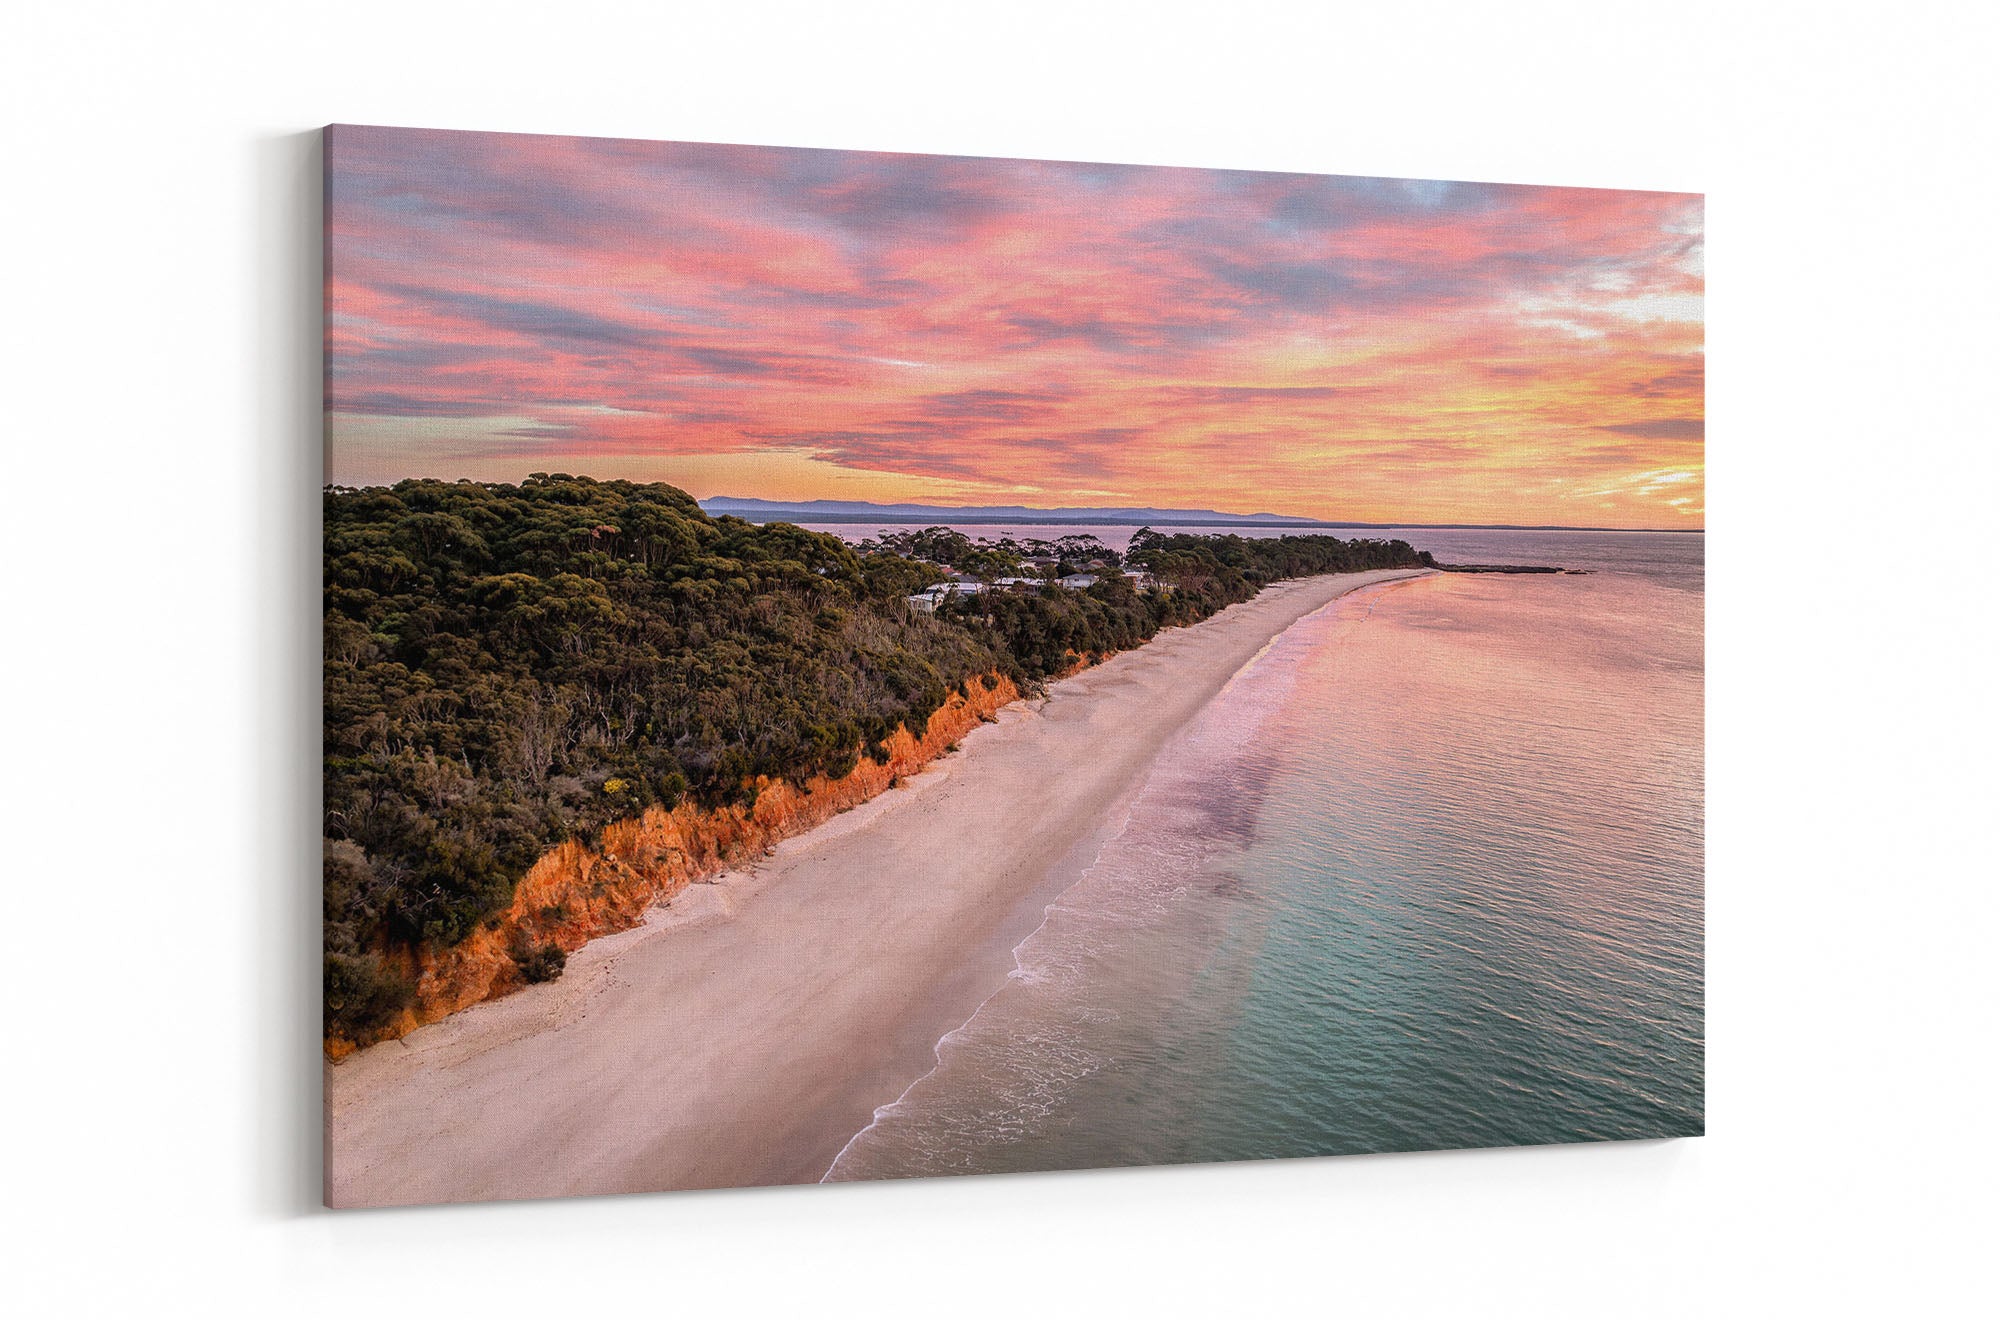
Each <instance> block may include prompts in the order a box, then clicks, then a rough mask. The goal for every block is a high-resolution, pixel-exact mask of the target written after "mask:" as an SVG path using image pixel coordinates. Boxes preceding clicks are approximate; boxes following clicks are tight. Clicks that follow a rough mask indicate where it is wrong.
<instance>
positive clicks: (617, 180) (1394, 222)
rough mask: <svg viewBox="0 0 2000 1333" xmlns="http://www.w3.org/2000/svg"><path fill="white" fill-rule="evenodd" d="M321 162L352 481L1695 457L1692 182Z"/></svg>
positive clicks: (1400, 492)
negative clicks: (1581, 184) (594, 473)
mask: <svg viewBox="0 0 2000 1333" xmlns="http://www.w3.org/2000/svg"><path fill="white" fill-rule="evenodd" d="M328 157H329V165H330V168H331V174H332V182H331V188H330V192H329V201H330V210H329V246H330V262H329V271H328V294H329V296H328V300H329V314H330V319H329V323H328V330H327V342H328V347H327V351H328V366H329V386H330V387H329V406H330V408H331V409H332V422H333V426H332V430H333V443H334V465H335V471H336V475H337V476H340V477H341V478H342V479H344V480H346V479H364V480H387V479H391V478H390V476H389V475H387V474H380V475H378V471H379V469H381V468H384V467H389V466H392V462H391V461H390V460H393V459H395V458H398V457H401V458H403V460H404V461H403V462H402V463H401V464H399V465H400V466H407V467H408V468H409V469H410V470H411V471H413V472H421V471H425V470H437V469H436V468H427V467H426V466H425V465H424V463H423V451H424V450H426V449H434V450H436V451H438V453H439V456H440V458H446V459H448V460H449V461H450V462H451V468H450V469H449V470H451V471H453V472H454V473H458V472H462V471H466V470H468V469H472V468H474V467H475V465H476V464H478V463H479V461H480V460H481V459H482V458H483V459H484V460H485V462H486V465H487V466H488V471H489V472H490V473H491V474H492V475H496V476H499V475H521V474H524V473H525V472H526V471H533V470H538V469H541V470H563V467H564V462H565V460H567V459H586V458H594V459H605V458H610V459H616V460H617V461H618V463H619V465H620V466H621V467H624V468H625V469H626V470H627V472H628V474H630V475H642V474H643V475H644V476H645V477H660V478H665V479H671V478H673V477H677V476H682V475H683V474H684V471H685V467H686V464H685V462H684V461H683V460H687V459H696V458H699V459H708V460H716V459H731V460H735V461H732V462H730V463H729V464H728V467H729V473H728V475H729V476H730V477H731V479H732V480H731V485H732V487H735V488H737V489H743V488H746V487H751V486H754V485H755V484H756V479H757V477H758V476H760V475H763V476H766V477H767V485H768V488H769V489H770V491H771V495H772V498H817V497H816V496H804V495H790V494H786V493H781V492H783V491H784V488H786V487H799V486H805V485H807V484H808V482H810V484H811V485H813V486H814V487H817V488H819V490H820V492H821V493H824V494H827V495H834V494H836V493H837V494H839V495H841V496H844V497H846V498H857V499H858V498H885V499H913V498H920V496H921V495H922V494H926V493H936V494H940V495H949V496H951V497H952V498H956V499H961V500H969V499H977V498H979V497H980V496H981V495H991V496H995V497H998V496H1002V495H1017V494H1020V493H1021V492H1022V490H1023V488H1028V489H1031V490H1034V491H1035V492H1036V493H1038V494H1043V495H1047V496H1051V497H1053V496H1056V495H1059V494H1061V493H1063V491H1064V490H1065V488H1068V489H1069V490H1071V491H1075V492H1077V493H1082V492H1084V491H1088V492H1090V493H1091V494H1092V495H1093V496H1094V497H1098V498H1103V497H1106V496H1111V495H1119V496H1125V497H1128V498H1129V499H1130V500H1131V501H1132V502H1134V503H1161V504H1181V503H1185V504H1190V505H1197V504H1198V505H1214V506H1216V507H1224V508H1228V507H1242V508H1247V509H1278V510H1290V511H1295V512H1308V513H1311V512H1322V513H1330V514H1331V515H1332V516H1338V517H1355V518H1369V517H1381V518H1391V519H1393V518H1406V517H1410V516H1412V515H1418V516H1429V517H1433V518H1451V519H1463V520H1468V521H1470V520H1476V519H1482V518H1492V519H1505V520H1507V521H1528V522H1560V521H1565V519H1566V518H1575V517H1577V516H1578V513H1579V512H1580V511H1577V510H1575V509H1574V507H1573V508H1572V509H1571V510H1567V511H1566V510H1563V509H1562V508H1561V505H1562V504H1564V503H1568V502H1567V501H1564V500H1562V499H1561V496H1562V495H1563V494H1567V493H1568V492H1570V491H1573V490H1575V489H1577V488H1579V487H1587V486H1590V487H1609V486H1612V485H1613V484H1614V483H1615V482H1617V480H1618V477H1619V476H1622V475H1628V474H1633V473H1637V472H1639V471H1652V472H1669V471H1674V470H1688V469H1689V468H1690V467H1691V466H1692V467H1694V468H1695V469H1696V471H1697V472H1698V465H1699V463H1700V460H1701V448H1702V440H1703V431H1702V417H1703V407H1702V392H1703V389H1702V374H1703V371H1702V332H1701V326H1700V322H1699V321H1700V315H1699V301H1700V295H1701V281H1702V279H1701V275H1700V264H1699V259H1700V242H1701V206H1700V201H1699V199H1695V198H1691V197H1689V196H1683V195H1663V194H1650V193H1643V192H1629V191H1606V190H1562V189H1545V188H1539V187H1526V186H1504V185H1474V184H1464V183H1454V182H1425V181H1400V180H1371V179H1362V178H1348V177H1314V176H1302V175H1296V174H1267V173H1255V172H1212V171H1192V170H1183V169H1174V168H1155V167H1127V166H1107V165H1093V164H1074V163H1052V162H1022V161H1005V160H986V159H973V158H939V157H918V156H910V155H898V154H874V153H835V152H824V151H818V150H811V151H808V150H790V149H773V148H751V147H737V146H728V145H699V144H671V143H645V142H638V141H628V140H588V139H564V138H553V137H546V136H514V135H464V134H452V133H444V132H428V131H398V130H373V129H356V128H353V127H344V126H343V127H336V128H335V129H334V130H333V131H332V132H331V134H330V136H329V140H328ZM1640 316H1643V317H1640ZM1604 422H1612V423H1615V424H1613V425H1610V426H1605V425H1603V424H1601V423H1604ZM1607 432H1608V433H1609V434H1610V435H1611V436H1615V437H1619V443H1617V444H1610V443H1607V442H1606V435H1607ZM347 440H352V441H355V442H356V444H355V447H354V448H353V449H352V450H349V451H347V453H348V454H351V455H352V456H353V457H354V458H356V459H366V460H367V461H366V468H367V469H369V471H368V472H367V474H366V476H363V475H362V473H361V472H359V471H354V472H347V471H343V468H344V466H345V464H344V461H343V460H344V457H345V456H346V455H345V454H344V453H343V442H344V441H347ZM363 441H365V442H366V448H363V447H362V444H361V442H363ZM391 444H393V445H395V449H392V448H390V445H391ZM398 449H400V450H403V451H405V453H404V454H398V453H397V452H396V450H398ZM807 462H810V463H811V464H812V466H811V468H807V467H806V466H805V464H806V463H807ZM717 466H720V465H719V464H718V465H717ZM760 468H763V469H764V471H763V472H762V473H760V472H759V469H760ZM1555 476H1562V477H1565V478H1567V479H1568V480H1567V481H1566V482H1565V484H1564V486H1561V487H1557V486H1555V485H1554V484H1553V483H1552V482H1551V481H1550V478H1551V477H1555ZM1694 484H1696V485H1698V484H1699V482H1698V480H1697V482H1696V483H1694ZM1531 493H1532V494H1535V495H1547V496H1549V497H1551V498H1549V499H1548V500H1547V501H1546V505H1547V506H1549V507H1548V508H1545V509H1536V510H1533V511H1532V512H1530V511H1528V510H1524V509H1521V508H1519V506H1520V505H1521V504H1523V503H1526V502H1524V501H1519V500H1517V499H1509V498H1507V497H1518V496H1521V495H1525V494H1531ZM1698 498H1699V497H1698V495H1697V497H1696V499H1697V500H1698ZM1536 503H1544V502H1542V501H1537V502H1536ZM1592 503H1593V505H1594V504H1595V503H1598V502H1597V501H1593V502H1592ZM1510 505H1511V506H1514V507H1513V508H1509V507H1508V506H1510ZM1336 510H1337V511H1338V512H1334V511H1336ZM1589 517H1590V518H1591V519H1592V520H1597V521H1601V520H1602V517H1603V516H1602V514H1600V513H1599V512H1598V511H1597V510H1595V509H1594V508H1593V509H1592V510H1591V511H1590V514H1589ZM1648 521H1651V520H1648Z"/></svg>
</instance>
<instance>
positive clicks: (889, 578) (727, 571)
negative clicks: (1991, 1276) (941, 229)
mask: <svg viewBox="0 0 2000 1333" xmlns="http://www.w3.org/2000/svg"><path fill="white" fill-rule="evenodd" d="M324 509H325V525H326V526H325V606H324V615H325V694H326V715H325V784H326V827H325V836H326V857H325V895H326V911H325V933H326V941H325V947H326V968H325V978H326V1016H327V1025H328V1032H329V1035H336V1036H349V1037H354V1038H357V1039H363V1038H365V1037H367V1036H368V1035H370V1034H372V1033H373V1032H374V1031H375V1030H377V1029H378V1028H380V1026H381V1025H382V1024H383V1023H385V1022H386V1021H388V1020H389V1019H390V1018H391V1017H393V1016H394V1015H395V1014H396V1013H397V1012H398V1011H400V1010H401V1008H402V1007H403V1006H404V1005H405V1004H406V1003H407V1002H408V1000H409V996H410V982H409V980H408V975H407V969H405V968H403V967H401V966H399V965H397V964H396V963H395V962H394V961H392V960H393V959H394V958H395V957H397V956H398V955H404V956H407V954H408V953H409V951H411V950H413V949H414V948H415V947H417V946H419V945H432V946H440V947H442V946H448V945H451V944H454V943H457V942H458V941H460V940H462V939H464V938H465V937H466V936H467V935H468V934H469V933H470V932H471V931H472V930H473V929H474V928H475V927H476V926H478V925H479V924H480V923H481V922H482V921H485V920H488V919H490V918H491V917H492V916H493V915H494V914H495V913H496V912H498V911H499V910H500V909H501V908H503V907H505V906H506V905H507V904H508V903H509V902H510V901H511V899H512V894H513V887H514V884H515V882H516V881H517V880H518V879H519V878H520V876H521V874H522V873H523V872H524V871H525V870H526V869H527V868H528V867H529V866H530V865H532V864H533V863H534V861H535V860H536V858H537V857H538V856H540V855H541V853H542V852H543V851H544V850H546V849H547V848H549V847H551V846H554V845H556V844H557V843H560V842H562V841H563V840H565V839H568V838H580V839H583V840H585V841H586V842H588V841H590V840H591V839H593V838H594V837H596V835H597V834H598V833H599V832H600V831H601V830H602V829H603V828H604V827H605V826H606V825H607V824H609V823H611V822H613V821H615V820H618V819H621V818H626V817H629V816H631V815H635V814H637V813H639V812H640V811H641V810H643V809H644V808H646V807H647V806H649V805H652V804H655V803H657V804H660V805H664V806H667V807H670V808H671V807H672V806H674V805H676V804H678V803H680V802H682V801H690V800H691V801H696V802H699V803H701V804H702V805H703V806H706V807H711V808H712V807H720V806H724V805H728V804H731V803H734V802H737V801H740V800H743V799H745V798H746V797H748V796H750V795H751V794H753V792H754V786H755V783H756V780H757V779H759V778H763V777H771V778H784V779H789V780H791V781H793V782H795V783H798V784H801V785H803V784H804V782H805V781H807V780H808V779H810V778H812V777H815V776H821V775H824V776H828V777H834V778H838V777H842V776H845V775H846V774H847V773H849V772H851V771H852V770H853V768H854V765H855V764H856V763H857V762H858V760H859V758H860V756H861V755H862V754H864V753H867V752H869V751H870V750H871V749H872V748H873V747H875V746H877V745H878V744H879V743H880V742H882V741H883V740H885V739H886V738H887V737H888V736H890V735H891V734H892V733H893V732H894V731H895V729H896V728H897V727H898V726H907V727H909V728H910V729H911V731H912V732H913V733H915V734H917V735H921V734H922V733H923V730H924V727H925V724H926V721H927V719H928V718H929V717H930V715H931V714H932V713H933V712H935V711H936V710H937V709H938V708H939V707H941V706H943V705H944V704H945V703H946V702H947V700H948V699H949V698H950V697H951V696H952V695H953V694H954V693H956V692H957V691H958V690H959V688H960V686H961V685H962V683H963V682H965V681H967V680H970V679H972V678H974V677H984V678H986V679H987V680H989V681H991V680H993V679H995V678H997V676H999V675H1007V676H1009V677H1011V678H1012V679H1013V680H1014V681H1015V682H1016V683H1017V684H1019V685H1021V686H1023V687H1024V688H1032V687H1033V686H1034V684H1035V683H1036V682H1037V681H1038V680H1040V679H1042V678H1044V677H1047V676H1049V675H1052V674H1055V673H1057V672H1060V671H1063V670H1066V669H1069V668H1070V667H1072V666H1074V665H1075V664H1076V663H1077V662H1078V661H1079V660H1092V659H1094V658H1095V657H1097V656H1100V655H1102V654H1104V653H1107V652H1112V651H1116V650H1119V649H1123V648H1129V647H1132V646H1134V645H1136V644H1138V643H1140V642H1143V641H1144V640H1145V639H1146V638H1147V637H1149V636H1150V635H1151V634H1152V633H1153V632H1155V631H1156V630H1157V629H1159V628H1160V627H1161V626H1163V625H1168V624H1184V623H1188V622H1190V621H1193V620H1198V619H1200V618H1202V617H1204V616H1206V615H1209V614H1211V613H1212V612H1213V611H1215V610H1217V609H1219V608H1220V607H1222V606H1225V605H1228V604H1229V603H1230V602H1234V601H1239V600H1242V599H1243V598H1245V597H1248V596H1251V595H1253V594H1254V593H1255V592H1256V591H1257V590H1258V589H1259V588H1260V587H1262V586H1263V585H1264V584H1265V583H1268V582H1270V581H1271V580H1273V579H1279V578H1288V577H1294V576H1298V575H1302V574H1311V573H1321V572H1328V571H1331V570H1344V569H1355V568H1371V567H1380V566H1384V565H1392V564H1415V563H1418V561H1419V558H1420V557H1419V555H1418V553H1417V552H1414V551H1412V550H1410V548H1409V547H1407V546H1406V545H1403V544H1401V543H1393V544H1392V543H1381V542H1359V543H1355V542H1342V541H1338V540H1335V539H1332V538H1318V537H1312V538H1281V539H1276V540H1275V541H1247V542H1246V541H1243V540H1241V539H1236V538H1206V537H1193V536H1174V537H1163V536H1160V535H1159V534H1154V533H1142V534H1141V535H1140V538H1139V539H1137V540H1135V542H1134V544H1133V550H1132V552H1131V555H1130V563H1132V564H1133V565H1135V566H1140V567H1143V568H1145V569H1147V570H1150V571H1152V572H1153V574H1155V575H1157V576H1158V579H1159V580H1160V581H1161V583H1162V584H1171V585H1172V586H1171V587H1165V586H1162V587H1158V588H1154V589H1151V590H1144V591H1142V590H1141V589H1139V588H1137V587H1135V586H1134V583H1133V582H1132V581H1130V580H1126V579H1123V578H1119V577H1117V576H1116V574H1115V572H1114V573H1113V575H1112V576H1111V577H1108V578H1105V579H1103V580H1101V581H1100V582H1099V583H1098V584H1097V585H1096V586H1094V587H1092V588H1090V589H1088V590H1084V591H1073V590H1068V589H1064V588H1061V587H1056V586H1041V587H1031V588H1017V589H1014V590H1010V591H1007V592H992V593H984V594H977V595H974V596H970V597H964V598H956V599H953V600H951V601H950V602H948V603H947V604H946V605H945V606H944V607H942V608H940V610H939V612H938V613H937V614H935V615H933V614H930V613H929V612H927V611H925V610H922V609H919V608H917V607H913V606H912V605H910V604H909V602H908V601H907V600H906V599H907V597H908V596H909V595H910V594H912V593H914V592H916V591H918V590H919V589H922V588H923V587H925V586H927V585H929V584H931V583H933V582H935V581H937V580H938V579H940V578H941V577H943V574H944V569H943V566H944V565H946V564H950V565H952V566H954V567H956V568H958V569H961V570H964V571H966V572H976V573H978V574H981V575H983V576H985V577H998V576H1002V575H1005V574H1007V573H1010V572H1023V571H1027V572H1033V570H1034V568H1035V567H1034V566H1032V565H1030V564H1028V563H1026V559H1027V557H1028V555H1029V554H1030V553H1029V552H1027V551H1025V550H1023V549H1022V548H1020V547H1014V548H1013V549H1008V544H983V543H973V542H969V541H968V540H967V539H965V538H964V537H963V536H962V534H958V533H952V532H949V530H943V529H933V530H930V532H929V534H928V535H919V534H907V535H906V536H911V537H915V538H917V539H916V540H911V541H904V542H900V543H898V542H890V543H887V544H884V543H869V544H865V545H864V546H862V547H851V546H848V545H845V544H843V543H842V542H840V541H839V540H838V539H836V538H834V537H832V536H829V535H826V534H822V533H816V532H811V531H807V530H805V529H802V528H798V527H794V526H792V525H789V524H782V523H772V524H766V525H763V526H756V525H753V524H750V523H746V522H744V521H742V520H740V519H735V518H727V517H717V518H712V517H710V516H708V515H707V514H704V513H703V512H702V511H701V509H700V508H699V507H698V506H697V505H696V504H695V503H694V501H693V500H692V499H691V498H690V497H689V496H688V495H686V494H685V493H684V492H681V491H678V490H675V489H674V488H672V487H669V486H663V485H640V484H636V483H631V482H621V481H611V482H599V481H593V480H591V479H589V478H584V477H570V476H566V475H561V474H556V475H545V474H537V475H536V476H534V477H531V478H529V479H528V480H527V481H526V482H524V483H522V484H521V485H519V486H508V485H485V484H474V483H469V482H459V483H455V484H448V483H442V482H436V481H405V482H400V483H398V484H397V485H395V486H391V487H375V488H367V489H358V490H357V489H351V488H345V487H329V488H328V489H327V491H326V492H325V503H324ZM899 546H900V549H897V548H898V547H899ZM1058 546H1059V547H1061V548H1062V549H1061V550H1060V551H1059V552H1058V555H1059V558H1060V563H1061V567H1062V568H1063V569H1064V570H1065V571H1066V570H1067V569H1069V568H1074V567H1077V566H1079V565H1082V564H1087V563H1089V562H1091V561H1100V562H1101V561H1103V560H1105V559H1107V558H1110V559H1113V560H1115V559H1116V556H1115V553H1111V552H1106V551H1104V550H1103V548H1101V547H1097V546H1096V545H1095V543H1092V542H1090V540H1089V539H1088V538H1080V539H1069V538H1065V539H1062V541H1061V542H1059V543H1055V544H1051V549H1053V548H1054V547H1058ZM1044 567H1046V565H1045V566H1044ZM516 962H517V964H518V966H519V969H520V972H521V976H522V979H524V980H535V979H543V978H547V977H551V976H554V975H556V974H557V973H559V972H560V970H561V965H562V960H561V958H560V956H559V953H558V954H551V953H546V952H537V953H535V954H533V955H531V956H530V955H524V956H523V957H522V958H520V959H517V960H516Z"/></svg>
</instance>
